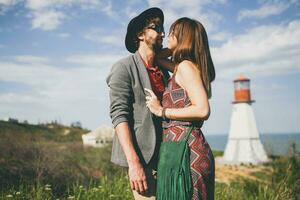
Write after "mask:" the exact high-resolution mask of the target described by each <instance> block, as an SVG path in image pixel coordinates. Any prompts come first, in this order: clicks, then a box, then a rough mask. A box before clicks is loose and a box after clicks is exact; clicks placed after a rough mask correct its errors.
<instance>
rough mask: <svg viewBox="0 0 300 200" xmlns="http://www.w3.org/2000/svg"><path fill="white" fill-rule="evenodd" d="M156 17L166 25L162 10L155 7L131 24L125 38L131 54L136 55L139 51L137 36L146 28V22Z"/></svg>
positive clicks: (140, 15) (133, 20)
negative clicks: (136, 42) (136, 41)
mask: <svg viewBox="0 0 300 200" xmlns="http://www.w3.org/2000/svg"><path fill="white" fill-rule="evenodd" d="M156 17H158V18H159V19H160V20H161V22H162V23H164V14H163V12H162V10H161V9H160V8H156V7H153V8H149V9H147V10H145V11H144V12H142V13H141V14H139V15H138V16H136V17H135V18H133V19H132V20H131V21H130V22H129V24H128V26H127V33H126V37H125V46H126V49H127V50H128V51H129V52H131V53H134V52H135V51H136V50H137V46H136V44H135V40H136V34H137V33H138V32H140V31H141V30H143V28H145V22H146V20H147V19H151V18H156Z"/></svg>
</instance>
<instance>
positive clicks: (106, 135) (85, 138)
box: [82, 126, 114, 147]
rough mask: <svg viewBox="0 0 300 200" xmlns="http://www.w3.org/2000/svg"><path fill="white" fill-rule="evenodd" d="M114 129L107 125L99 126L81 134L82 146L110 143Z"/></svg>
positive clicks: (101, 145) (99, 145)
mask: <svg viewBox="0 0 300 200" xmlns="http://www.w3.org/2000/svg"><path fill="white" fill-rule="evenodd" d="M113 135H114V130H113V128H111V127H108V126H100V127H98V128H97V129H95V130H93V131H91V132H89V133H87V134H84V135H82V142H83V145H84V146H92V147H103V146H105V145H107V144H109V143H112V138H113Z"/></svg>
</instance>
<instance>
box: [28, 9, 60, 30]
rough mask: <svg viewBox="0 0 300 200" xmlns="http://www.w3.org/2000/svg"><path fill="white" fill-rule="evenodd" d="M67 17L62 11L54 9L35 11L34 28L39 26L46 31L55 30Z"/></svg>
mask: <svg viewBox="0 0 300 200" xmlns="http://www.w3.org/2000/svg"><path fill="white" fill-rule="evenodd" d="M65 18H66V16H65V15H64V14H63V13H62V12H58V11H54V10H50V11H43V12H35V13H34V18H33V20H32V28H33V29H37V28H39V29H42V30H44V31H49V30H53V29H56V28H57V27H58V26H59V25H60V24H61V23H62V20H63V19H65Z"/></svg>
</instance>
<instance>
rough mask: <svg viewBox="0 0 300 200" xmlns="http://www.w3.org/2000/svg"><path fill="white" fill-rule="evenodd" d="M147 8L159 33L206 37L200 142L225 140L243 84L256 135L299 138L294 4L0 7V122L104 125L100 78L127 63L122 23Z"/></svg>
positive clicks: (36, 0) (74, 2) (219, 1)
mask: <svg viewBox="0 0 300 200" xmlns="http://www.w3.org/2000/svg"><path fill="white" fill-rule="evenodd" d="M153 6H157V7H160V8H161V9H162V10H163V11H164V14H165V29H166V30H168V29H169V27H170V24H171V23H172V22H173V21H175V20H176V19H178V18H179V17H183V16H187V17H191V18H194V19H197V20H199V21H200V22H202V23H203V24H204V26H205V27H206V30H207V32H208V38H209V42H210V47H211V53H212V57H213V60H214V63H215V68H216V73H217V78H216V80H215V82H214V83H213V98H212V99H211V100H210V105H211V116H210V119H209V120H208V121H207V122H206V123H205V125H204V127H203V129H204V132H205V133H206V134H226V133H228V130H229V125H230V117H231V111H232V104H231V102H232V100H233V82H232V81H233V79H234V78H236V77H237V76H238V75H240V74H244V75H245V76H247V77H249V78H250V79H251V93H252V98H253V99H254V100H256V102H255V103H254V104H253V109H254V113H255V116H256V121H257V126H258V129H259V131H260V132H262V133H290V132H300V123H299V119H300V105H299V99H300V93H299V88H300V80H299V78H300V66H299V63H300V56H299V55H300V39H299V38H300V14H299V8H300V1H299V0H290V1H289V0H286V1H276V0H275V1H270V0H257V1H245V0H242V1H229V0H211V1H208V0H190V1H189V0H186V1H181V0H174V1H167V0H157V1H155V0H148V1H140V0H128V1H121V0H119V1H101V0H0V119H1V118H6V117H13V118H18V119H20V120H25V119H26V120H28V121H29V122H31V123H37V122H47V121H48V122H49V121H52V120H59V121H60V122H62V123H64V124H70V123H71V122H73V121H81V122H82V124H83V126H84V127H86V128H89V129H94V128H96V127H99V126H101V125H110V119H109V114H108V113H109V110H108V108H109V101H108V88H107V86H106V83H105V78H106V76H107V74H108V72H109V70H110V67H111V65H112V64H113V63H114V62H116V61H117V60H118V59H119V58H121V57H123V56H126V55H127V54H129V53H128V52H127V51H126V49H125V46H124V37H125V33H126V32H125V31H126V27H127V24H128V22H129V20H130V19H131V18H132V17H134V16H136V15H137V14H139V13H140V12H142V11H143V10H145V9H147V8H149V7H153ZM167 32H168V31H167ZM164 45H165V46H166V40H165V42H164Z"/></svg>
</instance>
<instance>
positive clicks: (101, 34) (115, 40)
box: [84, 28, 125, 47]
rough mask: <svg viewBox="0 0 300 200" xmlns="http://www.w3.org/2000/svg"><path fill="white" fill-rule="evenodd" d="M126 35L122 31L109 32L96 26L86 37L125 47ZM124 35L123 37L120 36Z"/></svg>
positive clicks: (94, 40)
mask: <svg viewBox="0 0 300 200" xmlns="http://www.w3.org/2000/svg"><path fill="white" fill-rule="evenodd" d="M124 35H125V33H121V32H120V31H118V32H117V31H114V32H108V31H104V30H103V29H101V28H94V29H92V30H90V31H89V32H87V33H86V34H85V35H84V38H85V39H87V40H90V41H93V42H99V43H102V44H107V45H112V46H117V47H123V46H124V38H123V37H124ZM120 36H123V37H120Z"/></svg>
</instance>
